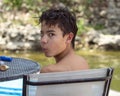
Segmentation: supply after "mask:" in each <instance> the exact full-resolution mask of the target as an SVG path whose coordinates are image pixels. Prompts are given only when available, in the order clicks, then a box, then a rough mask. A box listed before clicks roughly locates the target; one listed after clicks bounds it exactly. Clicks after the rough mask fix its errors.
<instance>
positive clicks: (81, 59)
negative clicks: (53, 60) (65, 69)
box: [76, 56, 89, 69]
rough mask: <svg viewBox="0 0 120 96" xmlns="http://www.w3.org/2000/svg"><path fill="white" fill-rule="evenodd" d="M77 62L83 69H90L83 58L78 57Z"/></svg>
mask: <svg viewBox="0 0 120 96" xmlns="http://www.w3.org/2000/svg"><path fill="white" fill-rule="evenodd" d="M76 62H77V64H78V65H80V67H81V69H89V65H88V62H87V60H86V59H85V58H84V57H82V56H76Z"/></svg>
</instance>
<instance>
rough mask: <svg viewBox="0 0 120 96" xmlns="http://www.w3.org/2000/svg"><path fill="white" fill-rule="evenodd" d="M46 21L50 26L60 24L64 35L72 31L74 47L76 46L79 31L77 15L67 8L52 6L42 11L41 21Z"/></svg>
mask: <svg viewBox="0 0 120 96" xmlns="http://www.w3.org/2000/svg"><path fill="white" fill-rule="evenodd" d="M43 21H45V23H46V24H47V25H49V26H51V25H56V24H58V27H59V28H60V29H61V30H62V31H63V36H64V35H65V34H69V33H70V32H72V33H73V34H74V37H73V39H72V47H73V48H74V45H75V44H74V42H75V36H76V33H77V30H78V28H77V24H76V18H75V15H73V14H72V12H70V11H69V10H68V9H66V8H57V9H56V8H50V9H48V10H46V11H44V12H43V13H42V15H41V16H40V18H39V23H42V22H43Z"/></svg>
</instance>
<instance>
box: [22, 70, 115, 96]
mask: <svg viewBox="0 0 120 96" xmlns="http://www.w3.org/2000/svg"><path fill="white" fill-rule="evenodd" d="M113 70H114V69H113V68H99V69H88V70H81V71H69V72H53V73H41V74H29V75H24V76H23V96H108V93H109V88H110V83H111V79H112V74H113Z"/></svg>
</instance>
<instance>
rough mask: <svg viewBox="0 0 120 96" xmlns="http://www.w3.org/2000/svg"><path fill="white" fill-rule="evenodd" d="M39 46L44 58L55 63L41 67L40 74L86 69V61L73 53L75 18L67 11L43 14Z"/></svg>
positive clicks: (50, 11)
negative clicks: (51, 59)
mask: <svg viewBox="0 0 120 96" xmlns="http://www.w3.org/2000/svg"><path fill="white" fill-rule="evenodd" d="M40 23H41V40H40V44H41V47H42V49H43V52H44V54H45V56H47V57H54V58H55V61H56V63H55V64H51V65H48V66H45V67H43V68H42V69H41V70H40V72H41V73H47V72H62V71H74V70H84V69H88V68H89V67H88V64H87V62H86V60H85V59H84V58H83V57H81V56H79V55H76V54H75V52H74V41H75V36H76V33H77V30H78V28H77V25H76V18H75V17H74V16H73V15H72V13H70V11H69V10H67V9H63V8H58V9H53V8H51V9H49V10H46V11H45V12H43V14H42V15H41V17H40Z"/></svg>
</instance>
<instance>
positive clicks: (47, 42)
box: [40, 22, 68, 57]
mask: <svg viewBox="0 0 120 96" xmlns="http://www.w3.org/2000/svg"><path fill="white" fill-rule="evenodd" d="M67 38H68V35H65V36H63V32H62V30H61V29H60V28H59V27H58V26H57V25H55V26H49V25H46V23H45V22H42V24H41V40H40V44H41V47H42V49H43V52H44V53H45V55H46V56H47V57H54V56H57V55H59V54H60V53H62V52H64V50H65V49H66V47H67V44H68V43H66V42H67Z"/></svg>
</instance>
